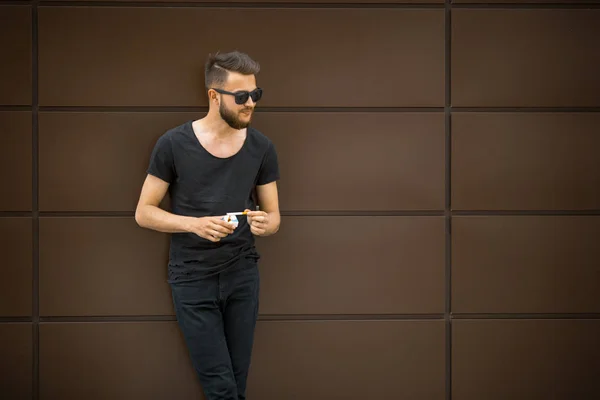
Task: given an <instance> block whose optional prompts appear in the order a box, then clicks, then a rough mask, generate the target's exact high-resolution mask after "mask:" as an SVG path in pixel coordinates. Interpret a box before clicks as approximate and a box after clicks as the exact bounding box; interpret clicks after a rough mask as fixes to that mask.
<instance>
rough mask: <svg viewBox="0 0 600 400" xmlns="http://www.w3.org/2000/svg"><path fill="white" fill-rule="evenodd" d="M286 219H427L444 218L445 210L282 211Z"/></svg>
mask: <svg viewBox="0 0 600 400" xmlns="http://www.w3.org/2000/svg"><path fill="white" fill-rule="evenodd" d="M281 215H282V216H284V217H409V216H415V217H427V216H444V210H439V211H400V210H398V211H392V210H390V211H360V210H348V211H345V210H344V211H281Z"/></svg>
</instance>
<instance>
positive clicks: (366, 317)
mask: <svg viewBox="0 0 600 400" xmlns="http://www.w3.org/2000/svg"><path fill="white" fill-rule="evenodd" d="M443 319H444V314H302V315H298V314H276V315H273V314H264V315H263V314H261V315H259V316H258V320H259V321H372V320H374V321H387V320H443ZM161 321H176V318H175V316H174V315H127V316H120V315H106V316H62V317H40V322H41V323H61V322H161Z"/></svg>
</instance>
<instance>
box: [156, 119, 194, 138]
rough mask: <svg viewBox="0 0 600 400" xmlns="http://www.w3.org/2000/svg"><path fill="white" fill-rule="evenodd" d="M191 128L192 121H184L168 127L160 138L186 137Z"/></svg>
mask: <svg viewBox="0 0 600 400" xmlns="http://www.w3.org/2000/svg"><path fill="white" fill-rule="evenodd" d="M191 129H192V121H186V122H184V123H183V124H181V125H178V126H175V127H173V128H170V129H168V130H167V131H165V132H164V133H163V134H162V136H161V138H162V137H164V138H165V139H168V140H169V141H177V140H182V139H183V138H186V137H188V136H189V133H190V131H192V130H191ZM192 132H193V131H192Z"/></svg>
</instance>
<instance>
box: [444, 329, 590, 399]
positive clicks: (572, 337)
mask: <svg viewBox="0 0 600 400" xmlns="http://www.w3.org/2000/svg"><path fill="white" fill-rule="evenodd" d="M599 338H600V321H598V320H512V321H511V320H507V321H503V320H482V321H476V320H462V321H461V320H459V321H454V323H453V327H452V350H453V351H452V399H453V400H471V399H473V400H475V399H489V400H500V399H507V398H510V399H515V400H521V399H522V400H525V399H526V400H538V399H540V400H542V399H544V400H546V399H555V400H572V399H582V400H592V399H596V398H598V396H600V385H599V384H598V379H597V376H598V371H599V370H600V362H599V361H598V360H600V354H599V353H600V350H599V349H600V346H599V344H600V339H599Z"/></svg>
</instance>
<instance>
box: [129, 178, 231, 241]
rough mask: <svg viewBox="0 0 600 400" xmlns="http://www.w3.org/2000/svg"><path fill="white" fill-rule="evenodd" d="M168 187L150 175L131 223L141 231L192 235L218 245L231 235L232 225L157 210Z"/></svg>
mask: <svg viewBox="0 0 600 400" xmlns="http://www.w3.org/2000/svg"><path fill="white" fill-rule="evenodd" d="M168 188H169V184H168V183H167V182H165V181H163V180H162V179H159V178H157V177H155V176H153V175H148V176H146V180H145V181H144V185H143V186H142V191H141V194H140V199H139V201H138V205H137V207H136V210H135V221H136V222H137V223H138V225H139V226H141V227H142V228H148V229H152V230H155V231H159V232H166V233H187V232H190V233H195V234H196V235H198V236H200V237H203V238H205V239H208V240H210V241H212V242H218V241H219V240H221V238H224V237H225V236H227V235H229V234H231V233H233V229H234V227H233V225H232V224H228V223H227V222H225V221H222V220H221V219H220V218H219V217H218V216H216V217H202V218H196V217H186V216H182V215H175V214H173V213H170V212H168V211H165V210H163V209H161V208H160V207H159V204H160V202H161V201H162V200H163V199H164V197H165V195H166V194H167V189H168Z"/></svg>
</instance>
